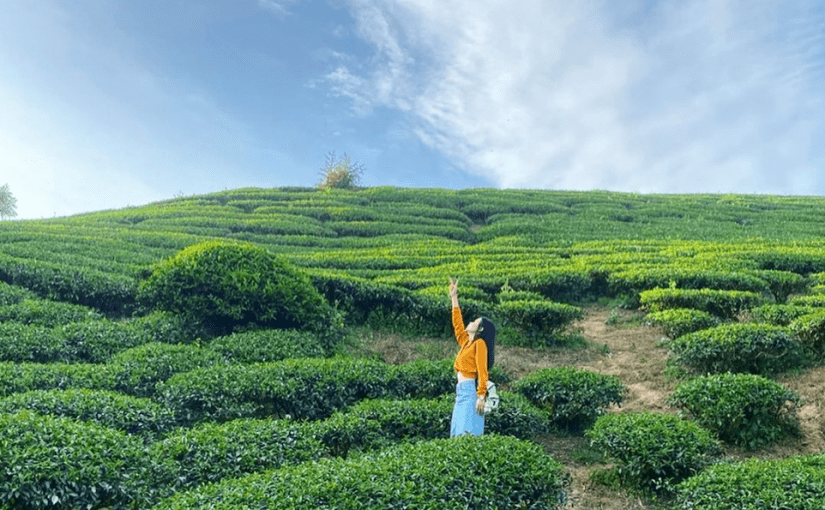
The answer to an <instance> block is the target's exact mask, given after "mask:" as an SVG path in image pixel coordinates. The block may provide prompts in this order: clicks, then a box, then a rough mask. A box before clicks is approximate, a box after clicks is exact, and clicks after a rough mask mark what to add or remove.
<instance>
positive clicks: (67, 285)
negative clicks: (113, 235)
mask: <svg viewBox="0 0 825 510" xmlns="http://www.w3.org/2000/svg"><path fill="white" fill-rule="evenodd" d="M0 280H2V281H4V282H7V283H10V284H12V285H15V286H19V287H24V288H26V289H29V290H30V291H31V292H33V293H34V294H35V295H37V296H38V297H40V298H43V299H49V300H52V301H65V302H69V303H74V304H78V305H84V306H89V307H92V308H96V309H98V310H100V311H101V312H103V313H104V314H106V315H109V316H123V315H127V314H128V313H129V312H130V311H131V309H132V308H133V307H134V301H135V290H136V289H135V283H134V278H133V277H132V276H131V275H129V276H127V275H118V274H112V273H104V272H102V271H97V270H94V269H89V268H84V267H78V266H76V265H68V264H62V263H57V262H46V261H43V260H35V259H21V258H14V257H4V256H3V254H0Z"/></svg>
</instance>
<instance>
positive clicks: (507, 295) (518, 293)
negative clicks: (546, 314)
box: [461, 288, 544, 303]
mask: <svg viewBox="0 0 825 510" xmlns="http://www.w3.org/2000/svg"><path fill="white" fill-rule="evenodd" d="M461 293H462V295H464V289H463V288H462V289H461ZM496 297H497V298H498V301H499V303H503V302H505V301H543V300H544V296H542V295H541V294H540V293H538V292H532V291H529V290H513V289H507V290H503V291H501V292H499V293H498V295H497V296H496Z"/></svg>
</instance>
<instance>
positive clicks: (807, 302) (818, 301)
mask: <svg viewBox="0 0 825 510" xmlns="http://www.w3.org/2000/svg"><path fill="white" fill-rule="evenodd" d="M788 304H790V305H796V306H815V307H819V308H822V307H825V294H810V295H807V296H797V297H795V298H792V299H791V300H790V301H789V302H788Z"/></svg>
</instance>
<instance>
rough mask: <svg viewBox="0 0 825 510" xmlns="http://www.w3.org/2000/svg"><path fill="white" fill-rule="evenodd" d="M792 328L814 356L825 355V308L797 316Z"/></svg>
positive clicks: (816, 357) (818, 357)
mask: <svg viewBox="0 0 825 510" xmlns="http://www.w3.org/2000/svg"><path fill="white" fill-rule="evenodd" d="M790 328H791V331H792V332H793V333H794V334H795V335H796V337H797V338H799V340H800V341H801V342H802V345H803V346H804V347H805V349H806V350H807V351H808V352H809V353H810V355H811V356H812V357H813V358H815V359H822V358H823V357H825V310H816V311H813V313H809V314H806V315H802V316H800V317H798V318H796V319H795V320H794V321H793V322H791V324H790Z"/></svg>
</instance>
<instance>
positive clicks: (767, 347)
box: [670, 323, 804, 375]
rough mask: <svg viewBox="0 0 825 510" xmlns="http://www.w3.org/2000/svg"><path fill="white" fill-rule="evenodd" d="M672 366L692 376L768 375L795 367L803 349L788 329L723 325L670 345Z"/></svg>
mask: <svg viewBox="0 0 825 510" xmlns="http://www.w3.org/2000/svg"><path fill="white" fill-rule="evenodd" d="M670 349H671V351H672V352H673V358H672V360H673V362H675V363H678V364H681V365H682V366H684V367H685V368H687V369H688V370H689V371H690V372H693V373H695V374H719V373H725V372H734V373H740V372H742V373H751V374H760V375H771V374H776V373H781V372H784V371H787V370H790V369H792V368H795V367H798V366H800V365H801V363H802V362H803V360H804V353H803V350H802V346H801V345H800V344H799V342H798V341H797V340H796V339H795V338H794V336H793V334H792V333H791V331H790V330H789V329H788V328H784V327H781V326H771V325H768V324H755V323H742V324H723V325H721V326H717V327H715V328H709V329H704V330H701V331H696V332H694V333H689V334H687V335H683V336H681V337H679V338H677V339H675V340H673V342H671V344H670Z"/></svg>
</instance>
